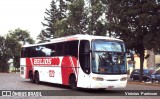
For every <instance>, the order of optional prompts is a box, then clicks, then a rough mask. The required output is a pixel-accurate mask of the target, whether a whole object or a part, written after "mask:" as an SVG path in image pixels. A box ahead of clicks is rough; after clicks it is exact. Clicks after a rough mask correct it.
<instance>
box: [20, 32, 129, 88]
mask: <svg viewBox="0 0 160 99" xmlns="http://www.w3.org/2000/svg"><path fill="white" fill-rule="evenodd" d="M20 76H21V77H23V78H25V79H30V81H31V82H35V83H39V82H40V81H42V82H50V83H57V84H64V85H70V86H71V88H77V87H81V88H91V89H92V88H94V89H99V88H100V89H101V88H103V89H105V88H125V87H126V84H127V67H126V55H125V46H124V42H123V41H122V40H120V39H115V38H109V37H104V36H91V35H81V34H78V35H73V36H67V37H61V38H56V39H53V40H51V41H50V42H47V43H41V44H33V45H25V46H23V48H22V52H21V59H20Z"/></svg>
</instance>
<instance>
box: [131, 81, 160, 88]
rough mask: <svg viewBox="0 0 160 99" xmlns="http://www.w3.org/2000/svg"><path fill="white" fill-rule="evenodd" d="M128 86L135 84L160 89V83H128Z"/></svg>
mask: <svg viewBox="0 0 160 99" xmlns="http://www.w3.org/2000/svg"><path fill="white" fill-rule="evenodd" d="M128 84H134V85H147V86H156V87H160V82H159V83H152V82H139V81H128Z"/></svg>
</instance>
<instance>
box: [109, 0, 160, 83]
mask: <svg viewBox="0 0 160 99" xmlns="http://www.w3.org/2000/svg"><path fill="white" fill-rule="evenodd" d="M107 4H108V5H109V9H108V12H107V13H108V16H107V17H108V21H109V22H108V24H107V28H108V30H109V31H110V32H112V34H114V35H116V36H117V37H119V38H121V39H123V40H124V41H125V42H126V46H127V48H128V49H131V50H134V51H135V52H136V53H137V55H138V56H139V57H140V69H141V80H142V71H143V61H144V50H146V49H152V48H154V49H155V50H156V49H158V48H159V46H158V44H159V43H158V41H159V40H158V37H159V34H158V33H159V31H160V25H159V23H160V12H159V9H160V4H159V3H158V2H156V0H129V1H128V0H114V1H113V0H108V2H107Z"/></svg>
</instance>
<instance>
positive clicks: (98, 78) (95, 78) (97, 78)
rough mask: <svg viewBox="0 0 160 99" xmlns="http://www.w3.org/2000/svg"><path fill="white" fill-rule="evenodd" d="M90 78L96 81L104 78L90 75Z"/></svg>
mask: <svg viewBox="0 0 160 99" xmlns="http://www.w3.org/2000/svg"><path fill="white" fill-rule="evenodd" d="M92 79H94V80H96V81H103V80H104V79H103V78H102V77H92Z"/></svg>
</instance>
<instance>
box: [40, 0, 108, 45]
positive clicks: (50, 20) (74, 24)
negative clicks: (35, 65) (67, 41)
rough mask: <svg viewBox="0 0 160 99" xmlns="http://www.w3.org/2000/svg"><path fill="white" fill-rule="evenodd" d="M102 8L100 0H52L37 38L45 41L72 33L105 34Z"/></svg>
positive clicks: (103, 7)
mask: <svg viewBox="0 0 160 99" xmlns="http://www.w3.org/2000/svg"><path fill="white" fill-rule="evenodd" d="M58 4H59V5H58ZM104 9H105V6H104V5H103V3H102V2H101V0H87V1H85V0H52V2H51V9H50V10H46V12H45V13H46V15H47V17H44V21H45V22H46V23H44V22H42V25H43V26H44V27H45V29H43V30H42V31H41V33H40V34H39V36H38V39H39V40H40V42H45V41H48V40H49V39H50V38H52V37H53V38H56V37H62V36H67V35H74V34H92V35H105V34H106V33H105V32H106V30H105V25H104V22H103V20H102V14H103V12H104V11H103V10H104Z"/></svg>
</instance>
